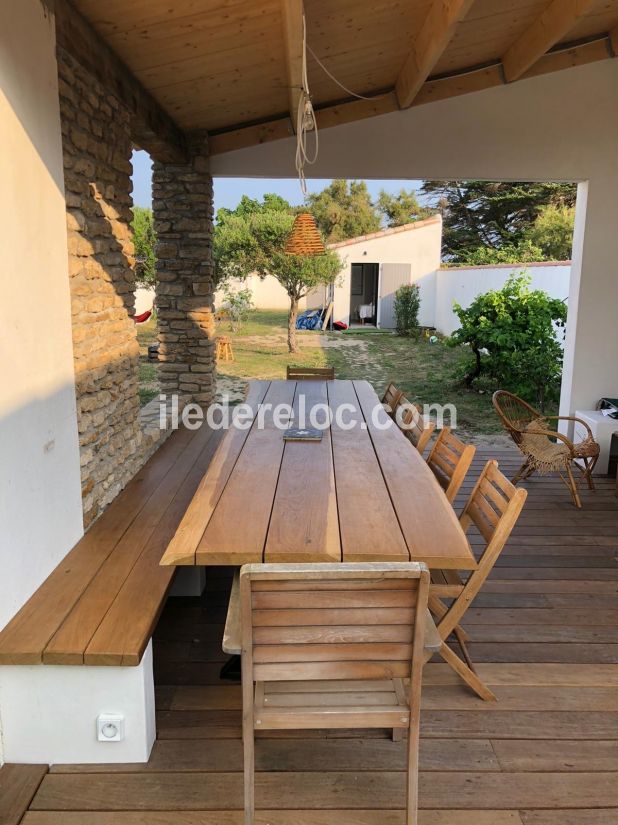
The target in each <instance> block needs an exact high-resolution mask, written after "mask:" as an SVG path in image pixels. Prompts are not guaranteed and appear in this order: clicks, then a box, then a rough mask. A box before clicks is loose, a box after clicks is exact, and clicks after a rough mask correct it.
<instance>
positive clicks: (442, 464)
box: [427, 427, 476, 502]
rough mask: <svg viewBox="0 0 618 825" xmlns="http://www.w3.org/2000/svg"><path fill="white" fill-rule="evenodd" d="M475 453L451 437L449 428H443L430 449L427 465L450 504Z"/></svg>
mask: <svg viewBox="0 0 618 825" xmlns="http://www.w3.org/2000/svg"><path fill="white" fill-rule="evenodd" d="M475 452H476V447H474V446H473V445H472V444H464V443H463V441H460V440H459V438H457V437H456V436H454V435H453V433H452V432H451V428H450V427H444V429H443V430H441V431H440V435H439V436H438V438H437V439H436V441H435V443H434V445H433V447H432V448H431V451H430V453H429V455H428V456H427V464H428V465H429V467H430V468H431V471H432V472H433V474H434V476H435V477H436V478H437V480H438V482H439V484H440V486H441V487H442V489H443V490H444V492H445V493H446V497H447V498H448V500H449V501H450V502H453V501H454V500H455V497H456V496H457V493H458V492H459V489H460V487H461V485H462V483H463V480H464V478H465V477H466V473H467V472H468V470H469V469H470V464H472V459H473V458H474V454H475Z"/></svg>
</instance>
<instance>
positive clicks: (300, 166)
mask: <svg viewBox="0 0 618 825" xmlns="http://www.w3.org/2000/svg"><path fill="white" fill-rule="evenodd" d="M309 132H313V133H314V147H313V152H312V153H311V154H310V153H309V150H308V142H309V141H308V135H309ZM318 152H319V138H318V123H317V120H316V117H315V112H314V110H313V104H312V102H311V95H310V93H309V79H308V77H307V24H306V21H305V15H304V14H303V74H302V86H301V90H300V98H299V100H298V111H297V112H296V171H297V172H298V180H299V181H300V188H301V191H302V193H303V195H305V196H306V195H307V180H306V178H305V166H311V165H312V164H314V163H315V162H316V160H317V159H318Z"/></svg>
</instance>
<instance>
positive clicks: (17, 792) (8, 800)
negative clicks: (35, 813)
mask: <svg viewBox="0 0 618 825" xmlns="http://www.w3.org/2000/svg"><path fill="white" fill-rule="evenodd" d="M46 773H47V765H4V766H3V767H1V768H0V825H19V823H20V822H21V819H22V816H23V815H24V813H25V812H26V810H27V809H28V805H30V802H31V801H32V798H33V797H34V795H35V793H36V792H37V790H38V787H39V785H40V784H41V782H42V781H43V777H44V776H45V774H46Z"/></svg>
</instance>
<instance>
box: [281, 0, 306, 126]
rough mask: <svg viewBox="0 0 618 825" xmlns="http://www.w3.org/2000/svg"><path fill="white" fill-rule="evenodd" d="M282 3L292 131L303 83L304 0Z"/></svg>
mask: <svg viewBox="0 0 618 825" xmlns="http://www.w3.org/2000/svg"><path fill="white" fill-rule="evenodd" d="M281 2H282V6H283V35H284V44H285V62H286V69H287V82H288V99H289V109H290V118H291V120H292V129H294V130H295V129H296V117H297V113H298V106H299V103H300V93H301V88H302V82H303V0H281Z"/></svg>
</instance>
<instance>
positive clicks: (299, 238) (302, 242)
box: [285, 212, 326, 255]
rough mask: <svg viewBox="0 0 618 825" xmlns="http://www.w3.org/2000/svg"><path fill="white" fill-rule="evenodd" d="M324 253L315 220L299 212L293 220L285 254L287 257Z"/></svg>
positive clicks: (306, 213) (305, 213)
mask: <svg viewBox="0 0 618 825" xmlns="http://www.w3.org/2000/svg"><path fill="white" fill-rule="evenodd" d="M325 251H326V250H325V249H324V243H323V242H322V238H321V236H320V233H319V232H318V227H317V226H316V223H315V218H314V217H313V215H310V214H309V213H308V212H301V213H300V214H299V215H297V216H296V217H295V218H294V226H293V227H292V231H291V232H290V235H289V237H288V239H287V241H286V244H285V252H286V253H287V254H288V255H323V254H324V253H325Z"/></svg>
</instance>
